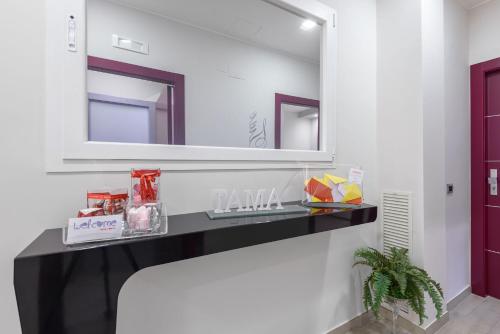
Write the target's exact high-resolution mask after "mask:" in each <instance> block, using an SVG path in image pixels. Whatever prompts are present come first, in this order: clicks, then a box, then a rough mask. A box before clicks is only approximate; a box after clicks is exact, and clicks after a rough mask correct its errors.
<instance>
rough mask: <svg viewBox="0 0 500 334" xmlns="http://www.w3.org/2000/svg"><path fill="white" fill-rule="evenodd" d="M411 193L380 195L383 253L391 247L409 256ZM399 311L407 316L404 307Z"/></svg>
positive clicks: (390, 192) (386, 193)
mask: <svg viewBox="0 0 500 334" xmlns="http://www.w3.org/2000/svg"><path fill="white" fill-rule="evenodd" d="M411 215H412V213H411V193H409V192H399V191H397V192H396V191H384V192H383V193H382V229H383V234H382V235H383V238H382V239H383V246H384V253H385V254H388V253H389V251H390V249H391V247H398V248H406V249H408V251H409V253H410V254H411V240H412V233H411V231H412V227H411ZM401 311H402V312H404V313H406V314H408V313H409V310H408V307H407V306H406V305H405V306H403V307H402V308H401Z"/></svg>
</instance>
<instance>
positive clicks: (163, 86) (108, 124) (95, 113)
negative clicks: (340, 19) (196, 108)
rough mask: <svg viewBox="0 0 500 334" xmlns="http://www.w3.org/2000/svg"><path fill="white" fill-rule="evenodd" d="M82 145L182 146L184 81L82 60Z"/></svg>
mask: <svg viewBox="0 0 500 334" xmlns="http://www.w3.org/2000/svg"><path fill="white" fill-rule="evenodd" d="M88 68H89V71H87V91H88V122H89V123H88V124H89V126H88V140H89V141H101V142H120V143H145V144H176V145H184V144H185V138H184V136H185V128H184V76H183V75H180V74H176V73H171V72H165V71H160V70H156V69H151V68H146V67H142V66H137V65H132V64H127V63H123V62H118V61H113V60H107V59H102V58H96V57H91V56H89V57H88Z"/></svg>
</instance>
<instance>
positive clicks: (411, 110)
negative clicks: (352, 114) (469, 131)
mask: <svg viewBox="0 0 500 334" xmlns="http://www.w3.org/2000/svg"><path fill="white" fill-rule="evenodd" d="M420 13H421V7H420V1H415V0H412V1H399V0H379V1H378V2H377V43H378V49H377V58H378V59H377V60H378V63H377V69H378V72H377V147H378V153H379V159H378V170H379V180H380V181H379V182H380V187H381V190H401V191H410V192H411V193H412V195H413V196H412V199H413V240H414V242H413V251H412V256H413V259H414V260H415V261H416V262H417V263H418V264H420V265H422V264H423V262H424V260H423V258H422V252H423V251H422V249H423V248H422V247H423V246H422V244H423V228H422V219H423V218H422V214H423V195H422V189H423V183H422V182H423V181H422V173H423V162H422V155H423V152H422V150H423V148H422V145H423V143H422V136H423V133H422V131H423V130H422V112H421V110H422V94H423V93H422V65H421V64H422V39H421V25H422V23H421V21H420V17H421V15H420Z"/></svg>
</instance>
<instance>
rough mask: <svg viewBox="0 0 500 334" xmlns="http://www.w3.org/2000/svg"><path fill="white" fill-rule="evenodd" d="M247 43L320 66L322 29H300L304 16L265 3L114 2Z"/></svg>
mask: <svg viewBox="0 0 500 334" xmlns="http://www.w3.org/2000/svg"><path fill="white" fill-rule="evenodd" d="M110 2H113V3H116V4H121V5H125V6H129V7H133V8H136V9H138V10H142V11H145V12H149V13H154V14H156V15H160V16H163V17H166V18H170V19H173V20H176V21H181V22H184V23H186V24H190V25H193V26H196V27H199V28H202V29H206V30H210V31H213V32H217V33H220V34H224V35H226V36H230V37H232V38H236V39H239V40H242V41H244V42H248V43H252V44H258V45H262V46H265V47H268V48H272V49H275V50H279V51H282V52H285V53H288V54H293V55H295V56H298V57H300V58H303V59H306V60H309V61H312V62H315V63H318V62H319V59H320V38H321V26H317V27H315V28H313V29H312V30H309V31H304V30H302V29H300V25H301V24H302V22H303V21H304V18H303V17H300V16H298V15H295V14H293V13H291V12H288V11H286V10H284V9H281V8H278V7H276V6H274V5H271V4H269V3H267V2H265V1H262V0H112V1H110Z"/></svg>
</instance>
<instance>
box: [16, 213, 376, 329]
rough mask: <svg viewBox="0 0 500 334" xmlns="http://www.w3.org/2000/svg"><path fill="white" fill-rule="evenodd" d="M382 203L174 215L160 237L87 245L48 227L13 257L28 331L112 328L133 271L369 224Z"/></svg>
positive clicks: (23, 325) (21, 313)
mask: <svg viewBox="0 0 500 334" xmlns="http://www.w3.org/2000/svg"><path fill="white" fill-rule="evenodd" d="M376 219H377V207H376V206H371V205H366V204H364V205H361V206H360V207H359V208H356V209H340V210H338V209H322V210H318V211H316V212H315V213H310V214H292V215H287V216H267V217H252V218H232V219H227V220H226V219H223V220H214V221H211V220H209V219H208V217H206V214H205V213H204V212H199V213H193V214H185V215H177V216H171V217H169V223H168V224H169V232H168V234H166V235H163V236H156V237H151V238H143V239H135V240H134V239H129V240H121V241H115V242H105V243H98V244H91V245H85V246H77V247H68V246H65V245H63V244H62V238H61V234H62V231H61V229H52V230H46V231H45V232H43V233H42V234H41V235H40V236H39V237H38V238H37V239H36V240H35V241H34V242H33V243H31V244H30V245H29V246H28V247H27V248H26V249H25V250H23V251H22V252H21V253H20V254H19V255H18V256H17V257H16V258H15V259H14V288H15V292H16V299H17V304H18V310H19V317H20V321H21V328H22V333H23V334H49V333H50V334H83V333H93V334H114V333H115V332H116V318H117V306H118V295H119V292H120V290H121V288H122V286H123V285H124V283H125V282H126V281H127V280H128V279H129V278H130V277H131V276H132V275H133V274H135V273H136V272H138V271H140V270H142V269H144V268H148V267H151V266H155V265H160V264H166V263H170V262H175V261H181V260H186V259H190V258H194V257H199V256H205V255H209V254H214V253H219V252H225V251H230V250H234V249H239V248H244V247H249V246H254V245H259V244H263V243H268V242H274V241H279V240H284V239H290V238H295V237H300V236H305V235H310V234H315V233H320V232H326V231H332V230H335V229H340V228H345V227H350V226H355V225H361V224H366V223H370V222H374V221H375V220H376Z"/></svg>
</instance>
